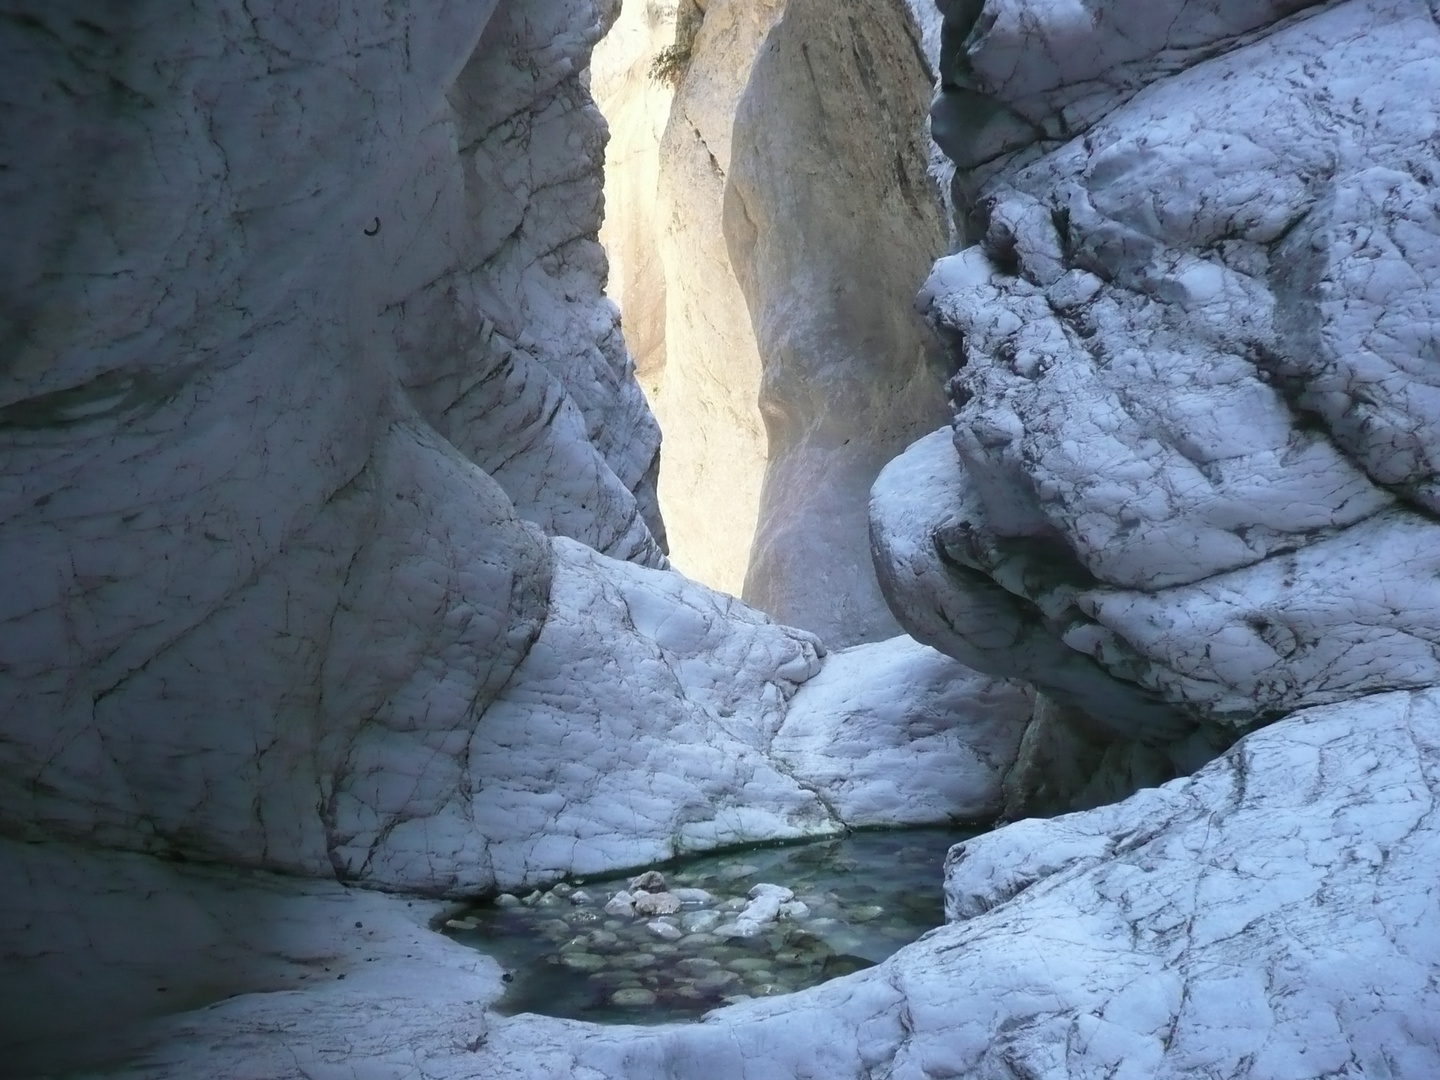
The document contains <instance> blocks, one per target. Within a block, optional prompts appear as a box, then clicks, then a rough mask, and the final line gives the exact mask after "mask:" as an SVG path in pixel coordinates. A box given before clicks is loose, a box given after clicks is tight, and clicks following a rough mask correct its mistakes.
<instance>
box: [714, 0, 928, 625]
mask: <svg viewBox="0 0 1440 1080" xmlns="http://www.w3.org/2000/svg"><path fill="white" fill-rule="evenodd" d="M931 82H932V78H931V75H930V67H929V64H928V62H927V60H926V57H925V53H924V47H923V42H922V38H921V35H920V32H919V29H918V28H917V27H916V25H915V23H914V20H913V18H912V16H911V13H910V10H909V9H908V8H907V7H906V5H905V4H904V3H903V2H901V0H887V2H883V3H881V2H874V3H868V4H863V5H856V6H855V9H854V10H853V11H852V12H850V13H849V14H847V15H846V16H845V17H844V18H838V17H837V16H836V13H835V11H834V10H833V8H832V7H831V6H830V5H826V4H819V3H810V2H806V0H791V2H790V3H788V4H787V5H786V6H785V15H784V18H782V19H781V20H780V22H778V23H777V24H776V25H775V28H774V29H773V30H772V31H771V33H770V36H769V37H768V38H767V39H766V42H765V47H764V48H763V49H761V51H760V54H759V55H758V56H757V57H756V60H755V64H754V66H753V68H752V69H751V72H750V79H749V83H748V85H747V86H746V89H745V94H744V96H743V97H742V98H741V100H740V103H739V107H738V112H737V113H736V116H735V128H734V144H733V148H732V156H731V168H730V171H729V176H728V180H727V184H726V203H725V233H726V239H727V241H728V243H729V249H730V260H731V265H732V266H733V267H734V270H735V274H736V277H737V279H738V280H739V282H740V286H741V288H742V290H743V291H744V293H745V297H746V300H747V302H748V304H749V309H750V318H751V320H752V322H753V324H754V327H755V335H756V341H757V343H758V346H759V351H760V356H761V369H762V380H761V385H760V387H759V393H760V398H759V401H760V409H761V412H762V414H763V415H764V417H765V424H766V430H767V435H768V447H769V458H768V461H767V463H766V470H765V485H764V488H763V489H762V492H761V499H760V515H759V524H758V528H757V532H756V535H755V542H754V546H753V547H752V549H751V554H750V565H749V569H748V572H747V574H746V579H745V599H746V600H747V601H748V602H750V603H752V604H755V605H756V606H757V607H760V608H762V609H763V610H765V611H768V612H771V613H772V614H774V615H776V617H778V618H780V619H781V620H783V621H785V622H790V623H794V624H795V625H797V626H804V627H807V628H810V629H813V630H815V631H817V632H819V633H822V634H823V635H824V636H825V637H826V639H827V640H829V641H833V642H836V643H838V644H850V643H853V642H858V641H870V640H875V639H878V638H883V637H889V636H891V635H893V634H897V633H899V632H900V631H899V627H898V626H897V625H896V624H895V621H894V619H893V617H892V616H891V614H890V612H889V609H888V608H887V607H886V606H885V602H884V598H883V597H882V596H881V595H880V589H879V586H878V584H877V583H876V580H875V574H874V571H873V569H872V567H871V561H870V550H869V544H868V541H867V533H866V504H867V499H868V495H869V490H870V485H871V484H872V483H873V482H874V480H875V476H876V474H877V473H878V472H879V470H880V467H881V466H882V465H883V464H884V463H885V462H886V461H888V460H889V459H890V458H891V457H893V456H895V455H896V454H898V453H899V452H900V451H901V450H902V449H904V447H905V446H906V445H907V444H909V443H910V442H911V441H913V440H914V439H915V438H916V437H917V436H918V435H920V434H923V433H924V432H926V431H929V430H931V429H932V428H934V427H935V425H936V424H937V423H939V422H940V421H941V420H942V418H943V416H944V402H943V398H942V395H941V392H940V383H941V380H942V378H943V372H942V369H941V361H940V359H939V356H938V351H939V350H938V341H937V340H936V339H935V338H934V337H933V336H932V335H931V333H930V332H929V331H928V330H927V328H926V327H925V326H924V325H923V324H922V323H921V322H920V320H919V319H917V318H916V317H915V313H914V312H913V311H912V310H911V305H910V297H911V296H912V295H913V293H914V291H915V289H916V287H917V285H918V283H919V282H921V281H923V280H924V278H925V275H926V273H927V272H928V269H929V266H930V264H931V263H932V262H933V261H934V260H935V258H936V257H937V256H939V255H941V254H943V253H944V251H945V244H946V238H947V232H948V230H947V225H946V222H945V217H944V209H943V206H942V204H941V201H940V197H939V193H938V190H937V188H936V186H935V184H934V183H933V182H932V180H931V178H930V176H929V175H928V172H927V167H928V159H929V150H928V147H929V144H928V140H927V138H926V135H925V109H926V107H927V105H928V103H929V100H930V88H931Z"/></svg>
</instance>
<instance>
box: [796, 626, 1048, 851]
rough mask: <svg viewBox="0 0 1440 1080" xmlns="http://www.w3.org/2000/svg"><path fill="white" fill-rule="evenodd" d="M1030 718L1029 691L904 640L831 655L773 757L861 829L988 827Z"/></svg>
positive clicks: (804, 690) (805, 690) (801, 698)
mask: <svg viewBox="0 0 1440 1080" xmlns="http://www.w3.org/2000/svg"><path fill="white" fill-rule="evenodd" d="M1033 710H1034V701H1033V695H1032V694H1030V693H1029V692H1027V690H1026V689H1025V688H1024V687H1023V686H1022V685H1020V684H1017V683H1014V682H1010V681H1007V680H1002V679H994V678H990V677H987V676H984V675H980V674H978V673H977V672H975V671H972V670H970V669H969V668H966V667H965V666H963V665H962V664H960V663H958V662H957V661H955V660H952V659H951V658H950V657H948V656H946V655H945V654H943V653H940V652H937V651H936V650H934V649H932V648H930V647H928V646H926V645H921V644H920V643H918V642H916V641H915V640H913V639H912V638H908V637H898V638H892V639H890V640H889V641H881V642H874V643H871V644H865V645H856V646H854V647H852V648H849V649H845V650H842V651H840V652H835V653H831V654H830V656H829V657H828V658H827V659H826V662H825V667H824V668H823V669H822V670H821V671H820V673H819V674H818V675H816V676H815V677H814V678H813V679H810V680H809V681H808V682H807V683H805V685H804V686H802V687H801V688H800V693H798V694H797V695H796V696H795V699H794V700H793V701H792V702H791V703H790V707H789V709H788V710H787V711H786V713H785V720H784V722H783V723H782V724H781V725H780V729H779V731H778V732H776V735H775V738H774V740H773V741H772V742H771V743H770V750H771V753H772V754H774V756H775V757H776V758H777V759H778V760H779V761H780V762H782V763H783V764H784V767H785V768H786V769H787V770H788V771H789V772H790V773H791V774H792V775H793V776H794V777H795V778H796V779H797V780H799V781H800V782H801V783H803V784H805V785H806V786H807V787H811V788H813V789H814V790H815V791H817V792H820V793H822V794H823V797H824V799H825V801H826V804H827V805H828V806H829V807H830V808H831V810H832V811H833V812H834V813H835V814H836V815H837V816H839V817H840V818H841V819H842V820H843V821H844V822H845V823H846V824H847V825H850V826H852V827H860V826H865V825H910V824H913V825H924V824H932V823H934V822H943V821H957V820H958V821H986V820H989V819H992V818H994V817H995V816H997V815H998V814H999V812H1000V810H1001V809H1002V807H1003V804H1004V790H1003V785H1004V781H1005V778H1006V775H1007V773H1008V771H1009V770H1010V769H1011V767H1012V766H1013V765H1014V763H1015V761H1016V759H1017V758H1018V756H1019V742H1020V738H1021V736H1022V734H1023V733H1024V732H1025V730H1026V726H1027V724H1028V723H1029V721H1030V717H1031V713H1032V712H1033Z"/></svg>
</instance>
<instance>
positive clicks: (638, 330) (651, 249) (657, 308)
mask: <svg viewBox="0 0 1440 1080" xmlns="http://www.w3.org/2000/svg"><path fill="white" fill-rule="evenodd" d="M686 2H687V3H688V2H689V0H686ZM680 6H681V4H680V2H679V0H664V2H657V0H628V2H626V3H622V4H621V5H620V14H619V16H618V17H617V18H616V20H615V23H614V24H613V25H612V26H611V27H610V30H609V31H608V32H607V33H606V34H605V36H604V37H603V38H602V39H601V40H600V42H599V44H597V45H596V46H595V51H594V53H593V54H592V56H591V62H590V88H591V91H592V92H593V93H594V95H595V101H596V104H598V105H599V106H600V110H601V112H603V113H604V114H605V121H606V123H607V125H608V126H609V128H610V141H609V142H608V143H607V144H606V148H605V177H604V180H605V220H604V223H603V224H602V225H601V227H600V242H601V243H602V244H603V245H604V246H605V254H606V255H607V256H608V258H609V260H610V277H609V280H608V281H607V283H606V286H605V292H606V295H608V296H609V297H610V298H611V299H613V300H614V301H615V302H616V304H618V305H619V306H620V309H621V311H623V312H624V314H625V343H626V345H628V346H629V348H630V353H631V355H632V356H633V357H634V358H635V375H636V377H637V379H639V381H640V383H641V385H642V386H650V387H653V386H654V384H655V382H656V379H657V378H658V377H660V373H661V372H662V371H663V369H664V367H665V329H666V327H665V323H666V298H667V290H666V282H665V265H664V263H663V261H662V259H661V254H660V238H661V235H662V234H663V232H664V229H665V222H664V219H663V218H662V216H661V213H660V205H659V191H660V140H661V138H662V137H663V136H664V134H665V125H666V123H667V122H668V120H669V119H670V102H671V100H672V99H673V98H674V96H675V88H674V87H673V86H672V85H670V84H669V83H667V82H665V81H662V80H660V79H656V78H655V77H653V76H652V75H651V67H652V65H653V64H654V63H655V60H656V58H657V57H658V56H659V55H660V53H661V52H662V51H664V50H665V49H669V48H673V47H674V46H675V45H676V38H677V33H678V31H679V24H680V22H681V17H680V11H679V8H680ZM677 437H678V433H677V434H675V435H670V437H669V441H670V443H671V444H672V445H673V443H674V442H675V441H676V440H677ZM669 471H670V470H668V469H667V470H666V472H667V473H668V472H669Z"/></svg>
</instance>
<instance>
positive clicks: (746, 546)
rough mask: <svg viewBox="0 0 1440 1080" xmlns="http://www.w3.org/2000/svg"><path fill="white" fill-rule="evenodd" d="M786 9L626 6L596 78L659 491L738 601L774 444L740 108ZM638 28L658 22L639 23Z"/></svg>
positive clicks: (678, 531)
mask: <svg viewBox="0 0 1440 1080" xmlns="http://www.w3.org/2000/svg"><path fill="white" fill-rule="evenodd" d="M783 6H784V5H783V3H782V2H781V0H708V2H707V3H705V4H704V5H697V4H695V3H694V2H693V0H683V2H682V3H681V4H679V5H677V10H676V11H675V12H674V14H673V15H672V16H670V17H668V18H666V17H660V18H655V17H653V16H651V15H650V13H651V11H652V7H651V5H650V4H649V3H648V2H646V0H629V3H627V4H626V5H625V14H622V16H621V18H622V22H621V24H620V28H621V31H622V35H621V36H620V37H618V38H616V39H615V41H613V42H610V41H608V40H607V42H606V43H605V44H604V45H603V46H602V48H601V50H600V56H601V61H602V64H603V65H604V66H602V69H601V71H602V78H601V79H600V81H599V82H598V83H597V93H598V94H599V95H600V100H601V103H602V105H603V106H604V108H605V110H606V114H607V115H608V116H612V117H615V118H616V121H617V122H618V124H619V127H618V128H617V130H616V132H615V134H616V139H615V141H614V142H613V143H612V151H611V156H610V161H609V164H610V167H611V169H612V170H613V171H612V173H611V174H610V179H609V189H610V191H611V192H612V195H613V197H614V201H615V203H616V205H614V206H612V207H611V208H610V210H611V216H610V217H609V219H608V224H607V226H606V227H607V235H606V240H607V243H609V244H610V245H611V246H612V250H614V251H616V253H617V255H618V264H619V266H620V268H621V271H622V275H623V276H621V277H620V278H618V279H616V280H614V281H612V285H611V289H612V295H616V296H618V297H619V298H620V300H621V303H622V305H623V307H624V309H625V312H626V316H625V317H626V327H627V334H628V335H629V336H630V340H631V341H632V343H633V348H634V349H635V352H636V362H637V365H638V368H639V371H640V373H641V380H642V382H643V384H644V386H645V388H646V392H647V394H648V396H649V399H650V402H651V405H652V407H653V408H654V411H655V415H656V417H657V419H658V420H659V422H660V426H661V429H662V430H663V431H664V432H665V444H664V463H665V464H664V469H663V470H662V471H661V475H660V501H661V504H662V506H663V508H664V514H665V520H666V525H667V528H668V529H669V531H670V534H671V535H672V537H673V547H674V549H675V551H676V552H677V566H678V567H679V568H680V569H681V570H682V571H684V572H685V573H687V574H690V575H691V576H693V577H694V578H696V579H697V580H699V581H703V582H705V583H706V584H708V585H710V586H712V587H714V588H717V589H721V590H724V591H725V592H729V593H731V594H732V595H736V596H738V595H740V594H741V592H742V591H743V588H744V582H745V573H746V569H747V567H748V565H749V558H750V547H751V543H752V541H753V539H754V535H755V527H756V522H757V517H758V514H759V505H760V488H761V483H762V478H763V476H764V472H765V461H766V457H767V453H768V452H767V449H766V442H765V429H764V424H763V421H762V419H761V415H760V405H759V398H760V380H761V358H760V353H759V350H758V348H757V346H756V343H755V336H754V332H753V331H752V330H751V327H750V316H749V313H748V311H747V309H746V306H745V297H744V296H743V294H742V293H741V291H740V287H739V285H738V284H737V282H736V280H735V274H734V271H733V270H732V269H731V266H730V258H729V255H728V254H727V252H726V249H725V236H724V227H723V212H724V202H725V178H726V176H727V175H728V174H729V171H730V168H731V128H732V126H733V121H734V117H735V108H736V103H737V102H738V101H739V98H740V95H741V93H742V92H743V91H744V89H745V84H746V81H747V79H748V78H749V74H750V68H751V66H752V64H753V63H754V60H755V54H756V52H757V51H758V50H759V48H760V46H761V44H762V43H763V42H764V40H765V35H766V34H767V33H768V32H769V30H770V26H771V24H772V23H773V22H774V21H775V19H776V18H778V17H779V15H780V12H781V10H782V8H783ZM635 22H638V23H640V24H641V25H642V26H645V27H646V29H645V30H644V31H643V32H637V31H628V27H629V26H630V25H632V24H633V23H635ZM627 31H628V32H627ZM671 46H677V47H678V48H680V49H681V50H682V55H683V56H684V59H683V61H681V62H680V63H679V66H678V67H677V69H676V71H675V74H674V76H673V78H674V86H673V90H672V89H671V88H668V87H665V86H663V85H657V84H656V82H655V80H653V79H652V78H651V75H650V66H651V64H652V63H653V58H654V57H655V56H656V55H658V53H659V52H660V50H661V49H664V48H668V47H671ZM627 58H628V59H629V63H628V64H627V63H626V60H627ZM631 312H634V315H633V316H632V315H631ZM632 318H633V319H634V320H635V321H636V322H637V324H638V325H637V326H636V329H635V330H634V331H633V332H632V331H630V330H629V325H630V320H631V319H632ZM817 629H823V628H817Z"/></svg>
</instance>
